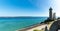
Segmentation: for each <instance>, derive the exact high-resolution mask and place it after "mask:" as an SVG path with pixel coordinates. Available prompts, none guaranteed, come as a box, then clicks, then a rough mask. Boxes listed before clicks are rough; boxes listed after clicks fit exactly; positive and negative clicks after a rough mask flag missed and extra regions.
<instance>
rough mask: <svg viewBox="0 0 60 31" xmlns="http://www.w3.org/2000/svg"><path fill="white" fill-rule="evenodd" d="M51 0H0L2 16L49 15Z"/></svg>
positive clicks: (0, 13) (0, 14)
mask: <svg viewBox="0 0 60 31" xmlns="http://www.w3.org/2000/svg"><path fill="white" fill-rule="evenodd" d="M49 7H50V0H0V16H48V12H49Z"/></svg>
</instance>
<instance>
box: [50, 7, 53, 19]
mask: <svg viewBox="0 0 60 31" xmlns="http://www.w3.org/2000/svg"><path fill="white" fill-rule="evenodd" d="M52 10H53V9H52V8H51V7H50V8H49V19H50V20H52V19H53V17H52Z"/></svg>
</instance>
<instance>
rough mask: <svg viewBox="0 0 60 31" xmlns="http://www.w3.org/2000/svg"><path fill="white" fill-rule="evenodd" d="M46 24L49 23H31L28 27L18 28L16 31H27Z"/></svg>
mask: <svg viewBox="0 0 60 31" xmlns="http://www.w3.org/2000/svg"><path fill="white" fill-rule="evenodd" d="M42 25H43V26H46V25H47V24H44V23H42V24H40V23H38V24H34V25H31V26H27V27H26V28H22V29H19V30H16V31H26V30H29V29H32V28H33V29H35V28H39V27H40V26H42ZM40 28H42V27H40Z"/></svg>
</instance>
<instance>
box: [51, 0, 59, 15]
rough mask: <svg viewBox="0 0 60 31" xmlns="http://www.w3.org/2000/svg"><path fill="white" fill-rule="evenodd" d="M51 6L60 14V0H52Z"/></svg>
mask: <svg viewBox="0 0 60 31" xmlns="http://www.w3.org/2000/svg"><path fill="white" fill-rule="evenodd" d="M50 6H52V8H53V10H54V11H55V12H56V15H57V16H60V0H50Z"/></svg>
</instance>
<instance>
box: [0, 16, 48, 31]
mask: <svg viewBox="0 0 60 31" xmlns="http://www.w3.org/2000/svg"><path fill="white" fill-rule="evenodd" d="M47 18H48V17H0V31H16V30H18V29H22V28H25V27H27V26H30V25H33V24H37V23H41V22H43V21H44V20H46V19H47Z"/></svg>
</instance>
